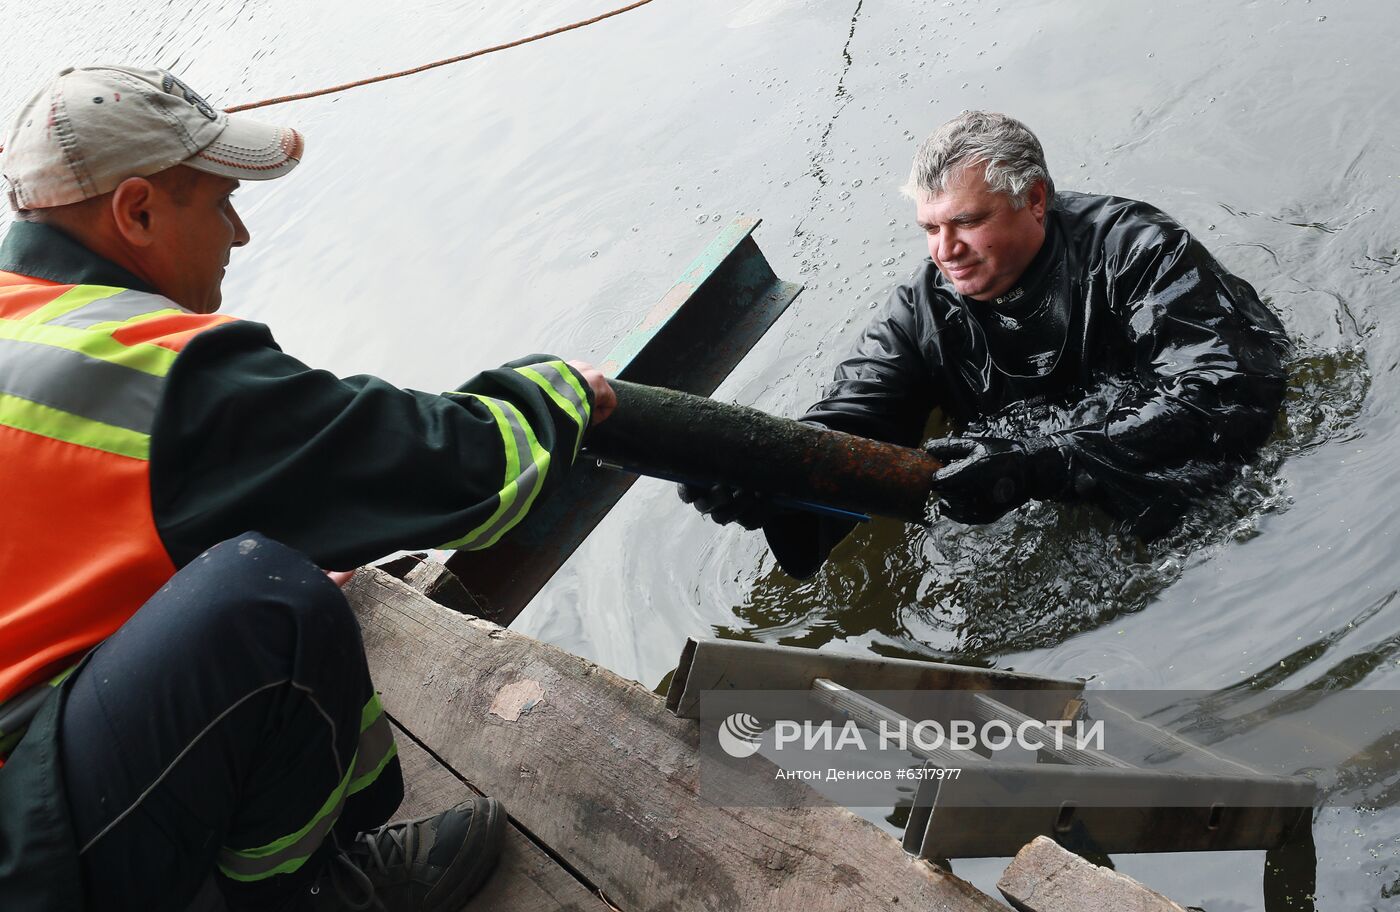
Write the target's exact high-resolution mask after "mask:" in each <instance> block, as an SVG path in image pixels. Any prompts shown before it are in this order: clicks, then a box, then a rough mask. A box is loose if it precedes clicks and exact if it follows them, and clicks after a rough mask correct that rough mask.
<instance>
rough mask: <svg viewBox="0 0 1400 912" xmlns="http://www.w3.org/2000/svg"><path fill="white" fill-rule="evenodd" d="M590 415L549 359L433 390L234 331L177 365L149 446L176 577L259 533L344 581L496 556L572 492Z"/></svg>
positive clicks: (157, 509)
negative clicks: (447, 556) (380, 562)
mask: <svg viewBox="0 0 1400 912" xmlns="http://www.w3.org/2000/svg"><path fill="white" fill-rule="evenodd" d="M591 408H592V399H591V394H590V393H589V390H588V386H587V384H586V383H584V382H583V379H582V377H581V376H580V375H579V374H578V373H577V372H576V371H574V370H573V369H572V368H570V367H568V366H566V365H565V364H564V363H563V362H562V361H559V360H558V359H554V358H551V357H549V356H546V355H538V356H534V357H530V358H525V359H522V360H521V361H517V362H512V363H511V364H508V365H506V366H504V367H502V368H499V369H497V370H491V371H486V372H484V373H482V374H479V375H477V376H476V377H474V378H472V379H471V380H469V381H468V382H467V383H465V384H463V385H462V386H461V387H459V388H458V389H457V390H456V391H455V392H452V393H448V394H445V395H433V394H429V393H423V392H416V391H413V390H403V389H399V388H397V387H395V386H393V385H392V384H389V383H386V382H385V381H383V380H380V379H378V378H376V377H369V376H355V377H346V378H339V377H336V376H335V375H333V374H331V373H328V372H326V371H322V370H313V369H311V368H310V367H307V366H306V365H305V364H302V363H301V362H300V361H298V360H296V359H295V358H292V357H290V356H289V355H286V354H284V353H283V352H282V351H281V349H279V348H278V347H277V345H276V343H275V342H274V341H273V340H272V336H271V333H270V332H269V331H268V329H267V327H265V326H262V325H260V324H257V323H247V322H238V323H233V324H230V325H228V326H224V327H220V328H218V329H215V330H210V331H209V332H206V333H204V334H203V335H200V336H198V337H196V338H195V339H194V340H193V341H192V342H191V343H190V345H189V346H188V347H187V348H186V349H185V351H183V352H182V353H181V355H180V357H179V358H178V359H176V361H175V365H174V367H173V368H172V369H171V372H170V375H169V379H168V383H167V387H166V390H165V393H164V398H163V400H162V403H161V408H160V411H159V413H158V414H157V417H156V424H155V427H154V429H153V432H152V441H151V488H152V490H151V497H152V508H153V512H154V515H155V521H156V526H157V529H158V531H159V533H160V535H161V538H162V540H163V541H164V542H165V545H166V548H167V550H168V551H169V552H170V555H171V557H172V558H173V559H174V561H175V563H176V565H177V566H182V565H184V564H185V563H187V562H189V561H190V560H192V559H193V558H194V557H196V556H197V555H198V554H200V553H201V552H202V551H204V550H205V549H206V548H208V547H210V546H211V545H213V544H215V543H216V542H219V541H222V540H223V539H225V538H229V537H231V536H234V535H238V534H240V533H242V532H245V531H248V530H256V531H259V532H262V533H263V534H265V535H268V536H270V537H272V538H275V539H277V540H278V541H281V542H283V543H285V544H287V545H289V546H291V547H293V548H296V549H298V550H300V551H303V552H304V553H306V554H307V555H308V556H310V557H311V558H312V559H313V560H315V561H317V562H318V563H319V564H320V565H321V566H323V567H326V568H327V569H333V570H344V569H350V568H352V567H357V566H360V565H361V564H363V563H365V562H367V561H370V560H374V559H376V558H379V557H383V556H384V555H386V554H389V553H392V552H394V551H397V550H403V549H411V548H433V547H444V546H452V547H471V548H480V547H488V546H489V545H491V544H493V543H494V542H495V541H496V540H497V539H498V538H499V537H500V536H501V535H502V534H504V533H505V532H507V531H508V530H509V529H510V528H511V527H513V526H514V525H515V523H516V522H518V521H519V519H520V518H521V517H523V515H524V514H525V512H526V511H527V510H528V509H529V507H530V506H531V505H533V504H534V503H535V502H536V501H538V499H539V498H541V497H546V496H548V495H549V493H550V492H551V491H552V490H554V489H556V488H557V487H558V486H559V485H560V483H561V482H562V480H563V478H564V476H565V475H566V474H567V472H568V470H569V468H570V466H571V465H572V463H573V460H574V457H575V456H576V455H577V453H578V447H579V445H580V443H581V441H582V435H583V432H584V429H585V428H586V427H587V425H588V417H589V414H590V410H591Z"/></svg>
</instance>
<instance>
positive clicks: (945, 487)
mask: <svg viewBox="0 0 1400 912" xmlns="http://www.w3.org/2000/svg"><path fill="white" fill-rule="evenodd" d="M927 449H928V452H929V455H931V456H933V457H934V458H936V459H938V460H940V461H942V462H943V468H941V469H939V470H938V471H937V472H934V473H933V489H934V491H936V492H937V493H938V495H939V497H940V498H941V500H942V503H943V513H944V515H946V516H949V517H951V518H952V519H956V520H957V521H958V522H961V523H989V522H992V521H993V520H996V519H1000V518H1001V517H1002V516H1005V515H1006V514H1007V513H1008V512H1010V511H1011V510H1014V509H1016V508H1017V507H1019V506H1021V505H1022V504H1023V503H1025V502H1026V501H1028V500H1054V499H1056V498H1057V497H1059V496H1060V494H1062V493H1063V492H1064V490H1065V488H1066V486H1067V485H1068V482H1069V464H1068V460H1067V459H1066V457H1065V454H1064V452H1063V451H1062V450H1061V449H1060V446H1059V444H1058V442H1057V441H1056V440H1054V439H1053V438H1050V437H1028V438H1025V439H1023V440H1008V439H1005V438H1002V437H947V438H944V439H943V440H935V441H934V442H933V443H931V444H929V445H928V447H927Z"/></svg>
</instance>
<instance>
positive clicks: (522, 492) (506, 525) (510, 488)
mask: <svg viewBox="0 0 1400 912" xmlns="http://www.w3.org/2000/svg"><path fill="white" fill-rule="evenodd" d="M456 395H465V396H471V397H473V398H475V399H477V400H479V401H481V402H482V403H484V404H485V405H486V407H487V408H488V409H490V411H491V414H492V415H493V416H494V417H495V418H496V425H497V428H498V430H500V432H501V438H502V441H503V446H504V449H505V453H506V472H505V477H504V478H503V479H502V481H501V490H500V491H499V492H497V495H496V496H497V497H498V498H499V499H500V502H499V504H498V505H497V507H496V510H495V512H493V513H492V514H491V517H490V518H489V519H487V520H486V522H484V523H482V524H481V525H479V526H477V527H476V528H475V529H473V530H471V531H470V532H468V533H467V534H466V535H464V536H462V537H461V538H459V539H457V540H456V541H452V542H448V543H447V544H445V545H442V546H440V547H442V548H469V549H472V550H477V549H481V548H489V547H490V546H491V545H493V544H495V543H496V542H497V541H499V540H500V538H501V536H502V535H504V534H505V533H506V532H509V531H510V530H511V529H512V528H514V527H515V525H516V524H517V523H519V522H520V520H521V519H523V518H524V516H525V513H526V511H528V510H529V509H530V505H531V504H532V503H534V501H535V497H536V495H538V494H539V492H540V488H542V487H543V485H544V478H545V475H546V474H547V473H548V471H549V452H548V451H547V450H545V448H544V447H542V446H540V444H539V441H538V440H536V439H535V432H534V431H533V430H532V429H531V428H530V425H529V423H528V422H527V421H526V420H525V416H524V415H522V414H521V413H520V410H519V409H517V408H516V407H515V406H514V405H512V404H511V403H509V402H506V401H505V400H504V399H492V398H491V397H489V396H480V395H477V394H476V393H458V394H456ZM526 453H529V455H530V461H529V462H528V463H525V462H524V461H523V460H522V457H523V456H524V455H525V454H526Z"/></svg>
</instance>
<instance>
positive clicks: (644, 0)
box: [224, 0, 651, 114]
mask: <svg viewBox="0 0 1400 912" xmlns="http://www.w3.org/2000/svg"><path fill="white" fill-rule="evenodd" d="M650 2H651V0H637V2H635V3H629V4H628V5H627V6H623V7H619V8H618V9H615V10H612V11H611V12H607V13H603V14H601V15H598V16H594V17H593V18H592V19H584V20H582V21H579V22H573V23H570V24H569V25H561V26H560V27H559V28H554V29H550V30H549V31H547V32H540V33H539V34H538V35H530V36H529V37H527V38H517V39H516V40H514V41H508V42H506V43H505V44H498V45H495V46H493V47H488V48H482V49H481V50H478V51H472V52H471V53H469V54H461V55H459V56H457V57H449V58H447V59H446V60H438V61H435V62H433V63H425V64H423V65H422V66H417V67H414V68H413V69H411V70H401V71H399V72H397V73H385V74H384V75H382V76H371V77H369V78H368V79H358V80H356V81H354V82H347V83H344V84H343V85H337V86H331V87H330V88H326V89H315V90H314V91H310V92H298V93H297V94H295V95H282V96H280V97H278V98H269V99H267V100H266V101H250V102H248V103H246V104H241V105H234V106H233V107H231V108H225V109H224V110H225V111H227V112H228V113H229V114H236V113H238V112H239V111H249V110H252V109H253V108H265V107H267V106H268V105H275V104H282V103H283V102H287V101H301V100H302V99H303V98H316V97H317V96H320V95H331V94H333V93H335V92H344V91H345V90H346V89H353V88H356V87H358V86H363V85H370V84H371V83H375V82H384V81H386V80H389V79H398V78H399V77H401V76H412V75H414V74H415V73H422V72H426V71H427V70H431V69H434V68H436V67H440V66H447V65H448V64H449V63H461V62H462V61H463V60H471V59H472V58H473V57H481V56H482V55H484V54H492V53H495V52H496V51H504V50H506V49H507V48H513V47H519V46H520V45H522V44H529V43H530V42H531V41H539V40H540V39H541V38H549V37H551V36H553V35H558V34H561V33H563V32H568V31H572V30H573V29H577V28H583V27H584V26H585V25H592V24H593V23H595V22H602V21H603V20H604V19H611V18H612V17H613V16H620V15H622V14H623V13H626V12H630V11H631V10H634V9H636V8H637V7H639V6H646V5H647V4H648V3H650Z"/></svg>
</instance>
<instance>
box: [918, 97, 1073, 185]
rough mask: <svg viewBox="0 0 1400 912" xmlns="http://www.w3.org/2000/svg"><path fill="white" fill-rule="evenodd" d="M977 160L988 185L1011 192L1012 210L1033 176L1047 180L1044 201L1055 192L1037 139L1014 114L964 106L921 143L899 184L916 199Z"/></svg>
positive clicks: (944, 182) (1034, 180)
mask: <svg viewBox="0 0 1400 912" xmlns="http://www.w3.org/2000/svg"><path fill="white" fill-rule="evenodd" d="M978 164H982V165H985V166H986V178H987V186H988V187H990V188H991V189H992V190H993V191H995V192H997V193H1004V194H1006V195H1007V196H1008V197H1010V198H1011V206H1012V208H1013V209H1020V208H1022V207H1023V206H1025V205H1026V194H1027V193H1028V192H1029V191H1030V189H1031V187H1032V186H1034V185H1035V182H1036V181H1044V182H1045V196H1046V202H1047V204H1048V203H1049V201H1050V200H1053V199H1054V197H1055V182H1054V181H1052V180H1051V179H1050V169H1049V168H1048V167H1046V165H1045V150H1043V149H1042V148H1041V147H1040V140H1038V139H1036V138H1035V134H1034V133H1032V132H1031V131H1030V128H1029V127H1027V126H1026V125H1025V124H1023V123H1021V122H1020V121H1019V120H1016V119H1015V118H1014V117H1007V116H1006V115H1005V114H996V113H993V112H990V111H964V112H962V113H961V114H959V115H958V116H957V117H954V118H953V119H952V120H950V121H948V122H947V123H945V124H944V125H943V126H941V127H939V128H938V129H937V130H935V131H934V133H933V135H932V136H930V137H929V138H928V139H926V140H924V143H923V145H921V146H919V151H918V152H917V153H916V154H915V155H914V166H913V168H911V169H910V171H909V182H908V183H907V184H905V185H904V186H903V187H902V188H901V189H902V190H903V192H904V194H905V195H906V196H908V197H911V198H912V199H914V200H918V199H919V198H920V197H927V196H936V195H938V194H939V193H942V192H943V191H944V190H945V189H947V184H948V180H949V178H951V177H952V176H954V175H955V174H956V173H957V172H958V171H959V170H961V169H962V168H964V167H968V166H971V165H978Z"/></svg>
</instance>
